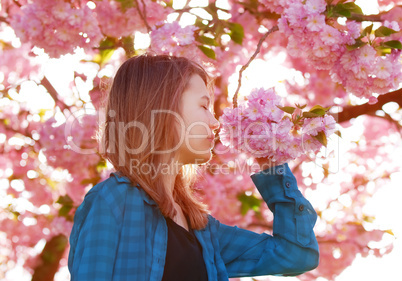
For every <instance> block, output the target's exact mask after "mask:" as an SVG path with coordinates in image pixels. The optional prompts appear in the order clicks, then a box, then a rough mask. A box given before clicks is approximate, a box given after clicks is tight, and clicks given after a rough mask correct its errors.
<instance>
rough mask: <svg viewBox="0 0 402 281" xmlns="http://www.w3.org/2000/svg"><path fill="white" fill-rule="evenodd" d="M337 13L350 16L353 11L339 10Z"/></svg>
mask: <svg viewBox="0 0 402 281" xmlns="http://www.w3.org/2000/svg"><path fill="white" fill-rule="evenodd" d="M335 15H337V16H342V17H346V18H350V17H351V16H352V13H351V12H350V11H348V10H337V11H336V13H335Z"/></svg>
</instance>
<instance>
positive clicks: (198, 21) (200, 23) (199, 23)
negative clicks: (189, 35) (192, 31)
mask: <svg viewBox="0 0 402 281" xmlns="http://www.w3.org/2000/svg"><path fill="white" fill-rule="evenodd" d="M194 25H195V26H196V27H199V28H200V29H202V30H205V29H206V28H208V25H206V24H204V23H203V20H202V19H200V18H198V17H197V19H196V20H195V23H194Z"/></svg>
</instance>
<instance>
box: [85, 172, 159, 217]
mask: <svg viewBox="0 0 402 281" xmlns="http://www.w3.org/2000/svg"><path fill="white" fill-rule="evenodd" d="M144 202H145V203H147V204H149V205H153V204H155V205H156V203H155V202H154V201H153V200H152V199H151V198H150V197H149V196H148V194H146V193H145V191H143V190H142V189H141V187H140V186H139V185H132V184H131V182H130V180H129V179H128V178H127V177H124V176H121V175H120V174H118V173H116V172H113V173H110V175H109V178H107V179H105V180H103V181H101V182H99V183H97V184H96V185H94V186H93V187H92V188H91V189H90V190H89V191H88V193H87V194H86V195H85V198H84V201H83V202H82V203H81V205H80V207H79V208H78V209H77V212H78V213H79V214H80V215H81V216H82V217H85V216H86V214H87V213H88V212H89V211H90V209H92V208H93V207H94V206H95V205H101V206H102V208H105V209H108V210H109V211H110V212H111V213H112V214H113V216H114V217H115V218H116V219H117V220H120V219H121V218H122V214H124V211H125V209H126V205H127V204H130V205H137V206H138V205H143V204H144Z"/></svg>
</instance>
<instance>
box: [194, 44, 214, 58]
mask: <svg viewBox="0 0 402 281" xmlns="http://www.w3.org/2000/svg"><path fill="white" fill-rule="evenodd" d="M198 48H200V50H201V51H202V52H203V53H204V55H206V56H207V57H209V58H210V59H215V58H216V55H215V51H214V50H212V49H211V48H208V47H205V46H204V45H198Z"/></svg>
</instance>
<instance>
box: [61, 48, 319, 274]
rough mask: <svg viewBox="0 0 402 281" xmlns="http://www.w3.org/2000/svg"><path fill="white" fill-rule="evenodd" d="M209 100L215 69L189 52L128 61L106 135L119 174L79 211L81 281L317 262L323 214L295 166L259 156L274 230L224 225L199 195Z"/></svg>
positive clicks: (256, 179)
mask: <svg viewBox="0 0 402 281" xmlns="http://www.w3.org/2000/svg"><path fill="white" fill-rule="evenodd" d="M211 105H212V96H211V95H210V94H209V78H208V75H207V74H206V72H205V71H204V70H203V68H202V67H200V66H199V65H198V64H196V63H194V62H192V61H190V60H188V59H186V58H180V57H172V56H164V55H149V54H147V55H142V56H138V57H133V58H130V59H128V60H127V61H126V62H124V63H123V64H122V66H121V67H120V68H119V70H118V72H117V74H116V76H115V78H114V81H113V85H112V88H111V91H110V95H109V98H108V104H107V108H106V122H105V127H104V129H103V141H102V143H103V145H104V150H105V153H104V157H105V158H107V159H108V160H109V161H110V162H111V163H112V164H113V166H114V168H115V170H116V171H115V172H113V173H111V174H110V176H109V178H108V179H106V180H104V181H102V182H100V183H98V184H97V185H95V186H94V187H93V188H92V189H91V190H90V191H89V192H88V193H87V195H86V196H85V199H84V202H83V203H82V204H81V205H80V207H79V208H78V209H77V211H76V214H75V218H74V226H73V230H72V233H71V236H70V245H71V248H70V253H69V260H68V267H69V270H70V273H71V278H72V280H73V281H75V280H77V281H78V280H79V281H83V280H86V281H90V280H93V281H101V280H113V281H117V280H119V281H120V280H130V281H142V280H143V281H148V280H151V281H160V280H163V281H166V280H175V281H180V280H183V281H207V280H209V281H215V280H219V281H221V280H228V278H230V277H243V276H256V275H288V276H294V275H298V274H301V273H303V272H306V271H308V270H311V269H314V268H315V267H317V265H318V258H319V252H318V244H317V241H316V239H315V235H314V232H313V227H314V224H315V221H316V218H317V215H316V213H315V211H314V209H313V207H312V206H311V204H310V203H309V202H308V201H307V200H306V199H305V198H304V197H303V196H302V194H301V193H300V191H299V190H298V187H297V182H296V179H295V177H294V176H293V174H292V172H291V171H290V169H289V167H288V165H287V164H283V165H277V166H272V165H270V164H269V163H268V161H264V160H262V159H259V164H260V167H261V171H260V172H258V173H255V174H252V175H251V179H252V181H253V183H254V184H255V186H256V187H257V189H258V190H259V192H260V193H261V195H262V198H263V199H264V201H265V202H266V203H267V204H268V207H269V208H270V210H271V211H272V212H273V213H274V223H273V235H272V236H271V235H268V234H266V233H262V234H257V233H254V232H251V231H248V230H245V229H241V228H238V227H236V226H235V227H232V226H228V225H224V224H222V223H220V222H219V221H218V220H217V219H215V218H213V217H212V216H210V215H208V210H207V208H206V206H205V205H204V204H202V203H201V202H199V201H197V199H196V198H195V197H194V196H193V193H192V186H193V183H194V178H195V175H196V174H195V169H192V167H194V166H196V164H201V163H206V162H208V161H209V160H210V159H211V149H212V147H213V144H214V131H215V130H217V129H218V128H219V122H218V120H216V119H215V117H214V115H213V113H211V111H210V109H211ZM222 204H225V202H222Z"/></svg>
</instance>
